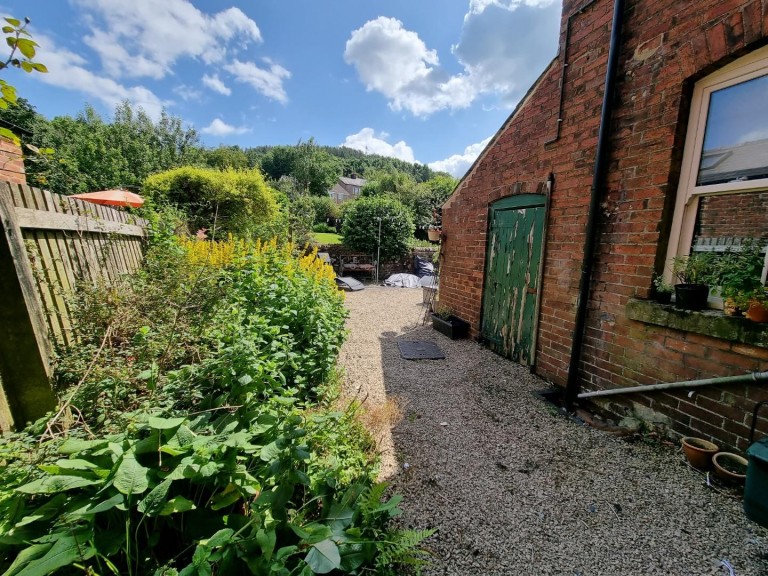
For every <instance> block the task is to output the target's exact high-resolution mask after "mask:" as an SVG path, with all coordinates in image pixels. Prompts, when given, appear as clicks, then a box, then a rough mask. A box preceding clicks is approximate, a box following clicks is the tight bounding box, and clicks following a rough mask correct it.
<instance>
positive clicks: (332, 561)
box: [304, 539, 341, 574]
mask: <svg viewBox="0 0 768 576" xmlns="http://www.w3.org/2000/svg"><path fill="white" fill-rule="evenodd" d="M304 561H305V562H306V563H307V565H308V566H309V567H310V568H311V569H312V571H313V572H314V573H315V574H327V573H328V572H330V571H331V570H336V569H337V568H339V567H340V566H341V555H340V554H339V547H338V546H336V543H335V542H334V541H333V540H331V539H326V540H322V541H321V542H318V543H317V544H313V545H312V548H311V549H310V550H309V553H307V557H306V558H305V559H304Z"/></svg>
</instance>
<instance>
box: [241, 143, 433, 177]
mask: <svg viewBox="0 0 768 576" xmlns="http://www.w3.org/2000/svg"><path fill="white" fill-rule="evenodd" d="M274 148H278V146H253V147H250V148H245V149H244V150H243V151H244V152H245V153H246V154H247V155H248V156H249V157H251V158H253V159H254V160H257V161H258V159H259V158H260V157H261V156H264V155H266V154H267V153H268V152H270V151H271V150H272V149H274ZM317 148H318V149H319V150H322V151H323V152H326V153H328V154H330V155H331V156H335V157H336V158H338V159H339V160H340V161H341V165H342V172H343V173H342V175H343V176H351V175H352V174H357V175H358V176H362V175H364V174H365V173H366V171H368V170H397V171H398V172H405V173H406V174H410V175H411V176H413V178H414V180H416V182H426V181H427V180H430V179H431V178H433V177H434V176H436V175H437V174H447V172H435V171H434V170H432V169H431V168H430V167H429V166H427V165H426V164H419V163H418V162H406V161H405V160H399V159H397V158H392V157H390V156H381V155H379V154H366V153H365V152H362V151H360V150H355V149H353V148H346V147H344V146H320V145H318V146H317Z"/></svg>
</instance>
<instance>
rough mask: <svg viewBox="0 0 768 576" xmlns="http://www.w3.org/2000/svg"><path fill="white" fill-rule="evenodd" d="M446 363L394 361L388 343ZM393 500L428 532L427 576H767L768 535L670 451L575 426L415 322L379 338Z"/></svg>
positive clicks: (511, 369)
mask: <svg viewBox="0 0 768 576" xmlns="http://www.w3.org/2000/svg"><path fill="white" fill-rule="evenodd" d="M398 338H402V339H407V340H426V341H432V342H435V343H436V344H437V345H438V346H439V347H440V348H441V349H442V350H443V351H444V352H445V355H446V358H445V359H444V360H416V361H414V360H404V359H402V358H401V357H400V352H399V349H398V346H397V339H398ZM379 342H380V346H381V362H382V370H383V377H384V386H385V389H386V392H387V395H388V396H389V397H394V398H396V399H397V401H398V403H399V405H400V408H401V412H402V418H401V419H400V421H399V422H398V423H397V424H396V425H395V426H394V427H393V429H392V437H393V441H394V447H395V452H396V456H397V461H398V472H397V474H396V475H395V476H394V477H393V478H391V479H390V481H391V482H392V483H393V488H394V490H395V491H397V492H399V493H401V494H403V495H404V501H403V505H402V507H403V510H404V513H403V516H402V518H401V524H402V525H403V526H406V527H412V528H437V530H438V532H437V534H435V535H434V536H433V537H431V538H430V539H429V540H427V541H426V546H427V547H428V548H429V549H430V550H431V551H432V553H433V555H434V558H433V564H432V565H431V566H430V567H428V568H427V569H426V570H425V574H427V575H438V574H440V575H447V574H455V575H462V576H470V575H478V576H491V575H499V576H501V575H509V574H537V575H539V574H570V575H588V574H610V575H622V574H627V575H636V574H692V575H701V574H714V575H717V574H725V575H727V574H728V572H727V570H724V569H723V568H722V564H721V561H722V560H726V559H727V560H728V561H729V562H730V563H731V564H732V565H733V566H734V567H735V569H736V573H737V574H739V576H745V575H749V574H753V575H758V574H766V573H768V533H766V531H765V530H763V529H761V528H759V527H757V526H756V525H755V524H752V523H750V522H749V521H747V520H746V519H745V517H744V515H743V513H742V510H741V502H740V501H739V500H738V499H736V498H733V497H732V496H730V495H728V494H723V493H718V492H716V491H714V490H712V489H711V488H708V487H707V486H706V485H705V482H704V478H703V476H701V475H699V474H697V473H695V472H693V471H692V470H690V469H689V468H688V467H687V466H686V465H685V464H684V462H683V460H682V457H681V456H680V455H679V454H678V453H677V452H676V451H674V450H671V449H669V448H667V447H663V446H659V445H655V444H650V443H645V442H638V443H634V444H630V443H627V442H625V441H622V440H621V439H618V438H615V437H613V436H610V435H607V434H605V433H602V432H599V431H597V430H594V429H591V428H588V427H585V426H579V425H578V424H576V423H574V422H573V421H571V420H568V419H567V418H565V417H563V416H562V415H561V414H559V413H558V412H557V410H556V408H555V407H554V406H552V405H550V404H547V403H545V402H543V401H542V400H540V399H537V398H535V397H534V396H533V392H534V391H537V390H541V389H543V388H546V387H547V385H546V383H545V382H543V381H542V380H540V379H538V378H536V377H535V376H533V375H531V374H530V373H529V372H528V370H527V369H526V368H523V367H522V366H519V365H517V364H514V363H512V362H509V361H507V360H505V359H503V358H501V357H499V356H497V355H495V354H493V353H491V352H490V351H488V350H486V349H484V348H482V347H481V346H479V345H478V344H477V343H475V342H472V341H468V340H463V341H452V340H449V339H448V338H446V337H444V336H442V335H441V334H439V333H437V332H435V331H433V330H432V328H431V327H430V326H419V327H416V328H414V329H413V330H411V331H407V332H406V333H404V334H397V333H395V332H383V333H382V334H381V335H380V337H379Z"/></svg>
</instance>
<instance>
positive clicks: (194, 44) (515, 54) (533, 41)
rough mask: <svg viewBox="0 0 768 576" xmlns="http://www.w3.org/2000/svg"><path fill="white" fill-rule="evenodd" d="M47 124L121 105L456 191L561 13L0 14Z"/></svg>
mask: <svg viewBox="0 0 768 576" xmlns="http://www.w3.org/2000/svg"><path fill="white" fill-rule="evenodd" d="M0 8H2V10H3V11H4V13H5V14H6V15H12V16H14V17H16V18H23V17H24V16H29V17H30V18H31V19H32V24H31V25H30V27H29V30H30V32H31V33H32V34H33V37H34V39H35V40H36V41H37V42H38V44H40V49H39V52H38V57H37V58H36V60H37V61H39V62H42V63H43V64H45V65H46V66H47V67H48V69H49V73H48V74H31V75H27V74H23V73H21V72H19V71H17V70H11V71H8V72H6V73H5V74H4V79H5V80H6V81H8V82H10V83H11V84H13V85H15V86H16V88H17V90H18V93H19V95H20V96H22V97H24V98H27V99H28V100H29V101H30V102H31V103H32V104H33V105H34V106H35V107H36V108H37V110H38V112H40V113H42V114H44V115H45V116H47V117H49V118H50V117H53V116H56V115H64V114H66V115H75V114H77V112H79V111H80V110H82V109H83V107H84V105H85V104H86V103H90V104H92V105H93V106H94V107H95V108H96V109H97V110H98V111H99V112H100V113H101V114H102V115H103V116H104V117H109V116H110V115H111V112H112V111H113V109H114V105H115V104H116V103H117V102H119V101H120V100H123V99H128V100H130V101H131V102H132V103H134V104H136V105H139V106H141V107H143V108H144V109H145V110H146V111H147V112H148V113H149V114H150V115H152V116H155V117H156V116H157V115H158V114H159V112H160V111H161V110H162V109H163V108H165V109H166V110H167V111H168V112H169V113H171V114H173V115H174V116H179V117H181V118H182V119H183V120H184V121H185V122H186V123H188V124H189V125H191V126H194V127H195V128H196V129H197V130H198V131H199V132H200V134H201V137H202V140H203V142H204V143H205V144H206V145H208V146H218V145H219V144H227V145H229V144H238V145H240V146H243V147H249V146H258V145H264V144H295V143H297V142H298V141H299V140H307V139H308V138H310V137H314V138H315V141H316V142H317V143H318V144H322V145H331V146H338V145H347V146H350V147H353V148H358V149H361V150H367V151H368V152H372V153H378V154H385V155H389V156H395V157H398V158H401V159H404V160H408V161H417V162H421V163H426V164H429V165H430V166H431V167H433V168H435V169H438V170H446V171H448V172H451V173H453V174H454V175H456V176H461V175H462V174H463V173H464V171H465V170H466V169H467V168H468V167H469V165H470V164H471V162H472V161H473V160H474V158H475V157H476V156H477V154H478V153H479V152H480V151H481V150H482V148H483V146H484V144H485V143H486V142H487V140H488V138H490V137H491V136H492V135H493V134H494V133H495V132H496V130H497V129H498V128H499V127H500V126H501V124H502V123H503V122H504V120H505V119H506V118H507V116H508V115H509V113H510V111H511V110H512V108H513V107H514V105H515V104H516V103H517V102H518V101H519V99H520V98H521V97H522V95H523V94H524V93H525V91H526V90H527V89H528V87H529V86H530V85H531V83H532V82H533V81H534V80H535V79H536V77H537V76H538V75H539V74H540V73H541V71H542V70H543V69H544V67H545V66H546V65H547V64H548V63H549V61H550V60H551V59H552V58H553V57H554V56H555V54H556V52H557V42H558V39H557V35H558V29H559V20H560V9H561V3H560V1H559V0H418V1H414V0H387V1H386V2H385V1H381V0H378V1H374V0H333V1H331V2H318V1H317V0H255V1H254V0H251V1H249V2H245V1H243V0H192V1H191V2H190V1H188V0H10V1H9V0H5V1H3V0H0Z"/></svg>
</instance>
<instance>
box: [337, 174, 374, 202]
mask: <svg viewBox="0 0 768 576" xmlns="http://www.w3.org/2000/svg"><path fill="white" fill-rule="evenodd" d="M366 182H368V181H367V180H366V179H365V178H358V177H357V174H352V177H351V178H347V177H346V176H340V177H339V181H338V182H336V184H335V185H334V187H333V188H331V189H330V190H329V191H328V195H329V196H330V197H331V198H333V200H334V202H336V203H337V204H341V203H342V202H344V201H346V200H353V199H355V198H357V197H358V196H360V190H362V189H363V186H365V184H366Z"/></svg>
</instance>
